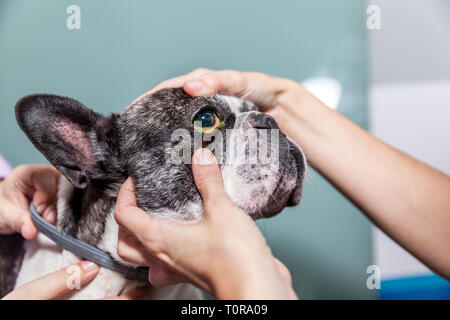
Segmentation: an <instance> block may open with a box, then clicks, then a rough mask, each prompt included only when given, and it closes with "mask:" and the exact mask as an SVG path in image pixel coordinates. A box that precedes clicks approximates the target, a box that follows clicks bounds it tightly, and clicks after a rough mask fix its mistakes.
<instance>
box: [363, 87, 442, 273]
mask: <svg viewBox="0 0 450 320" xmlns="http://www.w3.org/2000/svg"><path fill="white" fill-rule="evenodd" d="M370 127H371V131H372V133H373V134H374V135H375V136H377V137H378V138H380V139H381V140H383V141H385V142H387V143H389V144H391V145H393V146H394V147H397V148H398V149H400V150H402V151H404V152H406V153H408V154H410V155H412V156H414V157H416V158H418V159H420V160H422V161H424V162H425V163H428V164H430V165H432V166H434V167H435V168H438V169H440V170H442V171H444V172H445V173H447V174H450V80H448V81H428V82H413V83H390V84H379V85H374V86H372V88H371V90H370ZM373 243H374V255H375V263H376V264H377V265H378V266H380V268H381V275H382V278H383V279H386V278H392V277H405V276H411V275H421V274H428V273H430V271H429V270H428V268H426V267H425V266H424V265H423V264H422V263H421V262H419V261H418V260H417V259H415V258H414V257H412V256H411V255H410V254H409V253H407V252H406V251H405V250H403V249H402V248H401V247H400V246H398V245H397V244H396V243H394V242H393V241H392V240H391V239H390V238H388V237H387V236H386V235H385V234H384V233H382V232H381V231H380V230H378V229H377V228H375V229H374V232H373Z"/></svg>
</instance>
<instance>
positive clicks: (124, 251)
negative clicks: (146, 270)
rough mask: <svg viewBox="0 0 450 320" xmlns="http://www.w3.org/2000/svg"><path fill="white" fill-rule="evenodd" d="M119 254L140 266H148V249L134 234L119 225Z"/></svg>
mask: <svg viewBox="0 0 450 320" xmlns="http://www.w3.org/2000/svg"><path fill="white" fill-rule="evenodd" d="M117 254H118V255H119V257H121V258H122V259H123V260H125V261H128V262H131V263H134V264H136V265H140V266H148V262H147V256H148V253H147V250H146V249H145V247H144V246H143V245H142V243H140V242H139V240H138V239H137V238H136V237H135V236H134V235H133V234H131V233H130V232H128V231H127V230H126V229H124V228H123V227H119V241H118V243H117Z"/></svg>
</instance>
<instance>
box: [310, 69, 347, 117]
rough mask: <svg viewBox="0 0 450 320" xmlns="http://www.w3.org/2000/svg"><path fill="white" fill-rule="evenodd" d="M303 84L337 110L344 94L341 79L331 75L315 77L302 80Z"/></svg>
mask: <svg viewBox="0 0 450 320" xmlns="http://www.w3.org/2000/svg"><path fill="white" fill-rule="evenodd" d="M302 85H303V86H304V87H305V88H306V90H308V91H309V92H311V93H312V94H313V95H315V96H316V97H317V98H319V99H320V101H322V102H323V103H324V104H326V105H327V106H328V107H330V108H331V109H334V110H336V108H337V106H338V105H339V101H340V100H341V95H342V85H341V83H340V82H339V81H337V80H336V79H334V78H331V77H315V78H309V79H306V80H304V81H302Z"/></svg>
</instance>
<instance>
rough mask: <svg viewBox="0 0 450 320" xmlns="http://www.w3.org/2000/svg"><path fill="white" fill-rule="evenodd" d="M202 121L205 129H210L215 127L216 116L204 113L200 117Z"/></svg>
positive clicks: (209, 112)
mask: <svg viewBox="0 0 450 320" xmlns="http://www.w3.org/2000/svg"><path fill="white" fill-rule="evenodd" d="M200 121H201V122H202V127H203V128H209V127H212V126H213V125H214V122H215V117H214V114H213V113H212V112H211V111H206V112H203V113H202V114H201V115H200Z"/></svg>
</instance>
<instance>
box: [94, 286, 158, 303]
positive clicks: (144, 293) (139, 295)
mask: <svg viewBox="0 0 450 320" xmlns="http://www.w3.org/2000/svg"><path fill="white" fill-rule="evenodd" d="M150 290H151V286H145V287H139V288H136V289H133V290H131V291H128V292H126V293H124V294H121V295H120V296H113V297H107V298H105V299H102V300H146V299H147V298H148V296H149V294H150Z"/></svg>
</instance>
